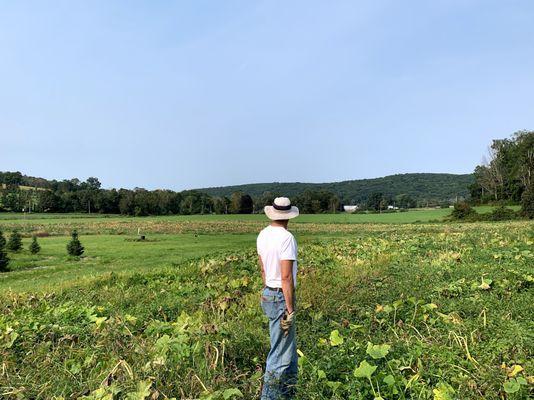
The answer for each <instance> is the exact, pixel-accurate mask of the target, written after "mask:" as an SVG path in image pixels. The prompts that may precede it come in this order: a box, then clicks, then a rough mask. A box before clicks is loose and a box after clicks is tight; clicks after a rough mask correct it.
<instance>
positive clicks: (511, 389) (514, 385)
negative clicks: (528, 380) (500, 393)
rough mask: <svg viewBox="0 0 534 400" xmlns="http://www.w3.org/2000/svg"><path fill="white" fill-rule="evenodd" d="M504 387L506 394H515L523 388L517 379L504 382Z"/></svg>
mask: <svg viewBox="0 0 534 400" xmlns="http://www.w3.org/2000/svg"><path fill="white" fill-rule="evenodd" d="M503 386H504V391H505V392H506V393H515V392H517V391H518V390H519V389H520V388H521V385H520V384H519V382H518V381H517V380H516V379H510V380H509V381H507V382H504V385H503Z"/></svg>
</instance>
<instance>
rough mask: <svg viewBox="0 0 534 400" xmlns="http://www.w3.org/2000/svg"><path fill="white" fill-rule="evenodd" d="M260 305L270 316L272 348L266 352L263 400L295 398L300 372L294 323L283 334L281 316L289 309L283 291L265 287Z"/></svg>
mask: <svg viewBox="0 0 534 400" xmlns="http://www.w3.org/2000/svg"><path fill="white" fill-rule="evenodd" d="M261 308H262V309H263V312H264V313H265V315H267V317H268V318H269V336H270V338H271V350H270V351H269V355H268V356H267V364H266V366H265V376H264V379H263V390H262V393H261V400H278V399H292V398H293V397H294V395H295V389H296V387H295V386H296V384H297V373H298V357H297V342H296V334H295V325H294V324H293V326H292V327H291V330H290V331H289V334H288V335H287V336H284V333H283V332H282V329H281V328H280V320H281V319H282V316H283V314H284V311H285V309H286V301H285V299H284V294H283V293H282V292H281V291H280V292H277V291H275V290H271V289H267V288H265V289H264V290H263V293H262V297H261Z"/></svg>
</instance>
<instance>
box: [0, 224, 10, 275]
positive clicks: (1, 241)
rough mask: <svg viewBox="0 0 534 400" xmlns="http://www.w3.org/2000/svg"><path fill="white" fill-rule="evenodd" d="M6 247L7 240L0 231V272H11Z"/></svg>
mask: <svg viewBox="0 0 534 400" xmlns="http://www.w3.org/2000/svg"><path fill="white" fill-rule="evenodd" d="M5 247H6V239H5V238H4V234H3V233H2V231H1V230H0V272H7V271H9V268H8V265H9V258H8V256H7V253H6V250H5Z"/></svg>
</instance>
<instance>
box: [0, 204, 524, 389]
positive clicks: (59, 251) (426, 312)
mask: <svg viewBox="0 0 534 400" xmlns="http://www.w3.org/2000/svg"><path fill="white" fill-rule="evenodd" d="M486 211H487V210H486ZM479 212H480V210H479ZM448 213H449V210H421V211H410V212H407V213H397V214H382V215H378V214H369V215H361V214H358V215H344V214H339V215H326V214H325V215H303V216H301V217H299V219H297V220H295V221H294V223H293V222H292V223H291V225H290V228H291V229H292V231H293V232H294V233H295V235H296V236H297V239H298V241H299V254H300V263H299V266H300V267H299V268H300V269H299V286H298V304H299V306H298V310H299V311H298V328H297V329H298V336H299V350H300V354H301V357H300V361H299V364H300V381H299V390H298V398H299V399H369V398H370V399H373V398H380V397H381V398H383V399H386V400H389V399H411V398H417V399H434V400H437V399H482V398H484V399H512V400H514V399H526V398H528V397H529V396H531V395H532V394H533V391H534V389H533V384H534V377H533V375H534V364H533V359H534V357H533V356H534V322H533V320H532V317H531V316H532V315H534V301H533V300H534V296H533V287H534V276H533V275H534V271H533V267H532V265H533V264H534V251H533V245H534V223H532V222H529V221H514V222H501V223H488V222H484V223H466V224H458V223H416V224H409V223H407V222H415V221H430V220H436V219H440V218H442V217H443V216H444V215H446V214H448ZM366 218H370V219H369V220H367V219H366ZM403 218H404V220H402V219H403ZM297 221H298V222H297ZM386 222H388V223H386ZM403 222H404V223H403ZM265 223H266V222H265V219H264V217H263V216H259V215H251V216H189V217H186V216H170V217H144V218H127V217H117V216H108V217H102V216H101V217H97V216H91V217H89V216H87V215H84V214H80V215H75V216H73V215H46V216H40V215H32V216H30V217H29V218H28V217H26V218H25V217H24V216H22V215H13V214H0V226H1V227H2V228H3V230H4V233H6V231H9V230H10V229H11V228H13V227H17V228H18V229H20V230H21V231H22V232H23V233H24V234H25V236H26V237H25V238H24V250H22V251H21V252H20V253H17V254H13V253H10V254H9V256H10V257H11V258H12V262H11V265H10V266H11V268H12V271H11V272H7V273H3V274H0V299H1V303H0V304H1V305H0V307H1V311H0V398H2V399H3V398H5V399H26V398H28V399H34V398H38V399H60V398H63V399H71V398H86V399H112V398H121V399H122V398H124V399H126V398H127V399H145V398H146V399H149V398H150V399H165V398H172V397H174V398H177V399H193V398H204V399H230V398H232V399H235V398H244V399H255V398H258V394H259V387H260V382H261V376H262V367H263V365H264V360H265V356H266V354H267V351H268V337H267V330H266V320H265V318H264V317H263V315H262V313H261V310H260V307H259V304H258V294H259V291H260V288H261V279H260V275H259V271H258V267H257V265H256V255H255V235H256V233H257V232H258V230H259V229H261V227H262V226H264V225H265ZM73 228H77V229H79V231H80V232H81V233H82V234H81V237H80V238H81V241H82V244H83V245H84V246H85V254H84V256H83V257H81V258H79V259H78V258H72V257H69V256H67V255H66V250H65V246H66V244H67V242H68V239H69V238H68V236H66V234H67V233H68V232H69V231H70V230H71V229H73ZM138 228H140V229H141V231H142V232H143V233H144V234H146V235H147V240H146V241H144V242H140V241H136V240H135V239H136V233H137V229H138ZM32 233H38V234H39V235H40V237H39V242H40V244H41V247H42V251H41V252H40V253H39V254H38V255H31V254H29V252H28V250H27V246H28V244H29V241H30V239H29V236H30V234H32ZM368 343H372V345H376V346H377V347H369V346H370V345H369V344H368ZM364 361H365V363H368V364H369V365H370V366H371V367H370V368H371V370H373V368H374V367H376V369H374V370H373V372H372V374H371V375H370V376H369V377H368V378H365V377H364V378H362V377H360V375H361V374H358V373H356V375H355V371H357V372H362V371H367V373H370V372H369V371H370V370H369V369H365V368H363V369H362V368H359V369H358V367H359V366H361V365H364V366H365V365H366V364H361V363H362V362H364ZM241 396H242V397H241Z"/></svg>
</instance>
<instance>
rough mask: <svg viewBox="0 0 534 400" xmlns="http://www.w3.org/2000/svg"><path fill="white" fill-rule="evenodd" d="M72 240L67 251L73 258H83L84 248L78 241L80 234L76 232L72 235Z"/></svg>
mask: <svg viewBox="0 0 534 400" xmlns="http://www.w3.org/2000/svg"><path fill="white" fill-rule="evenodd" d="M71 237H72V239H71V240H70V242H69V244H67V251H68V252H69V254H70V255H71V256H77V257H79V256H81V255H82V254H83V246H82V244H81V243H80V240H79V239H78V232H77V231H76V229H75V230H73V231H72V233H71Z"/></svg>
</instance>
